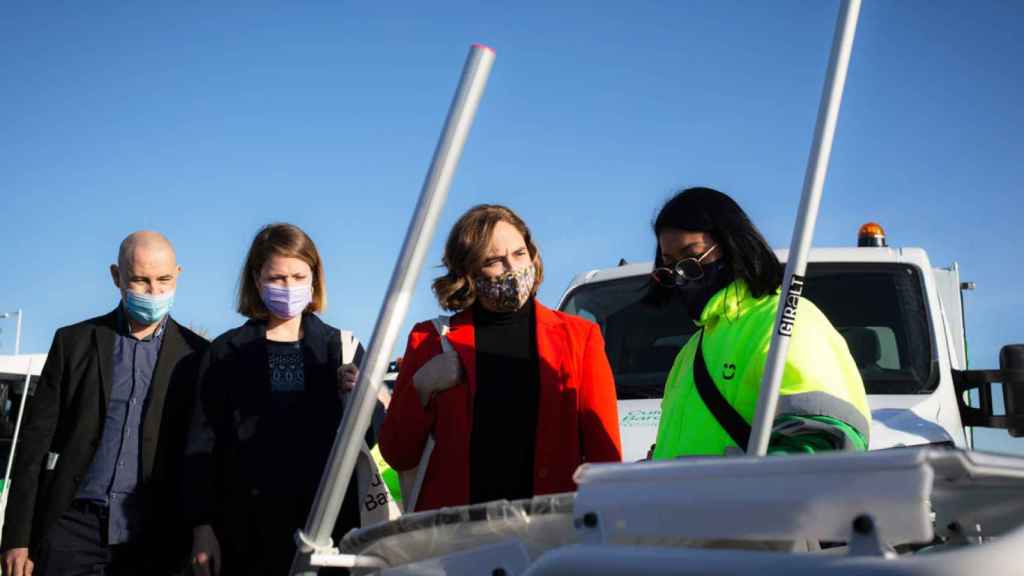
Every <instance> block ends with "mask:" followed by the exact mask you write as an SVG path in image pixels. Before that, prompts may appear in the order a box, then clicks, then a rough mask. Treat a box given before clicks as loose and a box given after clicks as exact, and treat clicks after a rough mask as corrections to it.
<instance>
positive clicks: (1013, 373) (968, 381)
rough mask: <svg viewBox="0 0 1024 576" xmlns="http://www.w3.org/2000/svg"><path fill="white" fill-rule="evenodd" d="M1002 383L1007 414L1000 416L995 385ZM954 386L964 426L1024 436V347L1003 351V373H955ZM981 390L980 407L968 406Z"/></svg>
mask: <svg viewBox="0 0 1024 576" xmlns="http://www.w3.org/2000/svg"><path fill="white" fill-rule="evenodd" d="M993 383H1002V391H1003V405H1004V406H1005V407H1006V413H1005V414H999V415H997V414H996V413H995V409H994V408H993V402H992V384H993ZM953 384H954V385H955V386H956V392H957V394H956V400H957V404H958V405H959V407H960V420H961V422H963V425H964V426H974V427H978V428H1005V429H1006V431H1007V432H1008V433H1009V434H1010V436H1014V437H1019V436H1024V344H1009V345H1006V346H1003V348H1002V350H1000V351H999V370H954V371H953ZM974 391H977V393H978V400H979V404H980V405H979V406H976V407H975V406H970V405H969V404H968V403H967V397H968V395H969V393H971V392H974Z"/></svg>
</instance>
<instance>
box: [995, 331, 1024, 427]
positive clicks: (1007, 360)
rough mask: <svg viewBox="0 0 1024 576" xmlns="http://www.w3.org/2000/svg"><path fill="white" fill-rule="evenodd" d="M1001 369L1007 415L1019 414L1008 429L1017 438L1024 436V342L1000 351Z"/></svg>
mask: <svg viewBox="0 0 1024 576" xmlns="http://www.w3.org/2000/svg"><path fill="white" fill-rule="evenodd" d="M999 371H1000V372H1002V373H1003V374H1004V376H1003V403H1004V404H1005V405H1006V415H1007V416H1011V417H1012V416H1017V417H1018V418H1016V419H1015V421H1012V422H1011V424H1010V426H1009V427H1007V429H1006V431H1007V432H1009V433H1010V436H1013V437H1015V438H1017V437H1020V436H1024V423H1022V422H1021V418H1022V417H1024V344H1007V345H1006V346H1003V348H1002V349H1001V350H1000V351H999Z"/></svg>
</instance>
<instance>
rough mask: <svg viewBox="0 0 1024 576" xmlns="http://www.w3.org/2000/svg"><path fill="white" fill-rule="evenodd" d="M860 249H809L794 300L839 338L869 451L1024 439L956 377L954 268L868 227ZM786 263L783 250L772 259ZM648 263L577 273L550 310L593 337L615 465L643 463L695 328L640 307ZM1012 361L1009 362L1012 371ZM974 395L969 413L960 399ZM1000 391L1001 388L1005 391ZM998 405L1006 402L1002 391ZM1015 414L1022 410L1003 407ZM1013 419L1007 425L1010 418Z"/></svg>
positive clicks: (1011, 355) (1017, 425) (1010, 350)
mask: <svg viewBox="0 0 1024 576" xmlns="http://www.w3.org/2000/svg"><path fill="white" fill-rule="evenodd" d="M865 230H868V231H870V232H871V233H870V234H862V235H860V238H861V240H859V241H858V243H859V244H861V243H863V244H870V243H872V242H875V243H878V244H882V245H881V246H870V245H866V246H857V247H850V248H814V249H812V250H811V252H810V256H809V258H808V273H807V278H808V279H807V286H806V290H805V292H804V296H805V297H807V298H808V299H809V300H811V301H812V302H814V303H815V304H816V305H817V306H818V308H820V309H821V310H822V311H823V312H824V313H825V315H826V316H827V317H828V318H829V319H830V320H831V321H832V323H833V325H834V326H835V327H836V328H837V329H838V330H839V332H840V333H841V334H842V335H843V336H844V337H845V338H846V341H847V345H848V346H849V349H850V352H851V353H852V355H853V357H854V360H855V361H856V363H857V366H858V368H859V369H860V373H861V376H862V378H863V380H864V385H865V387H866V388H867V392H868V401H869V404H870V406H871V411H872V417H873V423H872V429H871V446H870V448H871V449H872V450H877V449H884V448H893V447H897V446H915V445H923V444H936V445H947V446H955V447H957V448H963V449H971V448H972V447H973V446H972V435H971V433H970V428H971V427H972V426H977V427H982V426H984V427H1001V428H1008V429H1009V432H1010V434H1011V435H1017V434H1019V433H1024V427H1022V426H1021V425H1022V424H1024V420H1021V418H1022V416H1021V415H1020V414H1019V413H1014V412H1011V417H1010V418H1007V417H1006V416H1005V414H1003V415H998V414H995V413H994V409H997V408H998V404H999V403H998V401H997V402H993V401H992V398H993V396H994V397H995V398H996V400H998V399H999V398H1000V395H999V394H995V395H992V394H991V393H990V390H989V388H988V386H987V385H985V384H983V382H984V381H985V379H986V378H988V379H989V380H992V379H996V378H998V376H997V375H996V374H993V373H992V372H991V371H968V370H967V346H966V337H965V323H964V308H963V300H962V297H961V291H962V290H964V289H969V288H971V287H973V285H972V284H970V283H963V282H961V280H960V271H959V267H958V265H957V264H956V263H954V264H953V265H951V266H949V267H947V268H938V267H933V266H932V265H931V263H930V262H929V260H928V255H927V254H926V253H925V251H924V250H922V249H920V248H890V247H887V246H885V245H884V244H885V242H884V232H883V233H882V235H881V236H879V235H878V234H877V232H878V231H880V230H881V228H880V227H878V226H877V225H876V224H874V223H870V224H866V225H865V226H864V227H862V233H863V232H864V231H865ZM777 254H778V256H779V259H780V260H782V261H783V262H785V260H786V256H787V254H786V251H785V250H780V251H777ZM651 267H652V265H651V263H649V262H648V263H642V264H640V263H638V264H626V263H623V264H621V265H619V266H617V267H614V268H606V269H601V270H592V271H589V272H585V273H582V274H579V275H577V276H576V278H575V279H573V281H572V282H571V283H570V285H569V288H568V289H567V290H566V292H565V294H564V295H563V296H562V299H561V301H560V304H559V309H560V310H562V311H564V312H568V313H571V314H577V315H579V316H582V317H584V318H587V319H589V320H592V321H594V322H597V323H598V324H599V325H600V326H601V329H602V333H603V334H604V338H605V347H606V351H607V353H608V359H609V361H610V363H611V365H612V370H613V372H614V374H615V383H616V389H617V392H618V398H619V420H620V431H621V434H622V442H623V459H624V460H625V461H627V462H630V461H635V460H639V459H642V458H644V457H645V456H646V454H647V450H648V448H650V446H651V444H652V443H654V440H655V435H656V433H657V429H658V420H659V417H660V415H661V394H662V390H663V389H664V385H665V378H666V376H667V375H668V371H669V370H670V369H671V367H672V363H673V360H674V359H675V356H676V353H678V351H679V349H680V348H681V347H682V346H683V344H684V343H685V342H686V340H687V338H689V336H690V334H692V333H694V332H695V331H696V327H695V325H694V324H693V322H691V321H690V319H689V318H688V317H687V316H686V313H685V311H684V310H682V309H676V310H666V309H657V308H653V307H651V306H649V305H646V304H645V303H644V302H643V296H644V294H645V291H646V289H647V286H648V279H649V275H650V272H651ZM1020 355H1021V352H1020V350H1019V349H1017V348H1015V347H1007V348H1006V349H1004V351H1003V354H1002V356H1003V358H1004V359H1005V360H1006V361H1007V362H1008V363H1009V364H1010V365H1007V366H1004V368H1024V365H1021V364H1020V360H1019V358H1020ZM1014 359H1017V360H1016V362H1017V363H1016V364H1015V363H1014ZM972 387H973V388H974V391H973V394H971V395H970V397H972V398H973V402H972V404H975V405H976V406H977V407H974V408H972V407H971V406H969V405H968V404H967V403H966V402H965V401H964V400H965V392H967V391H969V389H971V388H972ZM1007 388H1009V386H1007ZM1002 397H1003V398H1007V399H1013V390H1012V388H1010V389H1009V391H1007V392H1004V394H1003V395H1002ZM1008 408H1010V409H1012V410H1019V411H1021V412H1024V406H1009V405H1008ZM1014 418H1016V420H1015V419H1014Z"/></svg>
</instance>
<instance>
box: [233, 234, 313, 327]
mask: <svg viewBox="0 0 1024 576" xmlns="http://www.w3.org/2000/svg"><path fill="white" fill-rule="evenodd" d="M271 256H284V257H285V258H298V259H299V260H302V261H303V262H305V263H306V264H309V268H310V270H312V271H313V301H312V302H310V303H309V306H307V307H306V309H305V310H304V311H305V312H320V311H322V310H324V309H325V308H327V285H326V283H325V282H324V269H323V263H322V262H321V261H320V252H318V251H317V249H316V244H314V243H313V240H312V239H311V238H310V237H309V236H307V235H306V233H305V232H303V231H302V228H299V227H298V226H296V225H294V224H283V223H278V224H268V225H266V226H264V227H263V228H261V229H260V231H259V232H257V233H256V237H255V238H253V239H252V245H251V246H249V254H248V255H247V256H246V257H245V266H243V267H242V277H241V278H239V280H238V313H239V314H241V315H242V316H247V317H249V318H260V319H265V318H267V317H268V316H270V312H269V311H268V310H267V307H266V305H265V304H263V299H262V298H260V286H259V278H260V273H261V272H262V271H263V265H264V264H266V263H267V260H269V259H270V257H271Z"/></svg>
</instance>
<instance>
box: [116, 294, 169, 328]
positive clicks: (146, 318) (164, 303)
mask: <svg viewBox="0 0 1024 576" xmlns="http://www.w3.org/2000/svg"><path fill="white" fill-rule="evenodd" d="M123 300H124V309H125V311H126V312H128V314H129V315H130V316H131V317H132V320H135V321H136V322H138V323H139V324H143V325H146V326H149V325H150V324H154V323H156V322H159V321H160V319H161V318H163V317H164V316H166V315H167V313H168V312H170V310H171V305H173V304H174V290H171V291H170V292H164V293H163V294H153V295H149V294H139V293H138V292H132V291H131V290H125V291H124V298H123Z"/></svg>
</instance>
